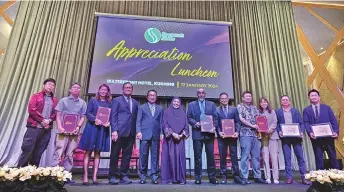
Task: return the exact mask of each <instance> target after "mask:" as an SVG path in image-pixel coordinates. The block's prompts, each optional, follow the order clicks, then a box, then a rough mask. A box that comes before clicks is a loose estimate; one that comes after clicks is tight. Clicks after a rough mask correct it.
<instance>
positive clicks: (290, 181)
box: [285, 179, 293, 184]
mask: <svg viewBox="0 0 344 192" xmlns="http://www.w3.org/2000/svg"><path fill="white" fill-rule="evenodd" d="M285 183H286V184H292V183H293V179H287V181H286V182H285Z"/></svg>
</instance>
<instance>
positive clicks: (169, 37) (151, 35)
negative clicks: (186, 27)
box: [144, 28, 184, 43]
mask: <svg viewBox="0 0 344 192" xmlns="http://www.w3.org/2000/svg"><path fill="white" fill-rule="evenodd" d="M144 36H145V39H146V41H147V42H148V43H157V42H159V41H175V40H176V38H184V34H183V33H166V32H160V31H159V29H157V28H149V29H147V30H146V31H145V34H144Z"/></svg>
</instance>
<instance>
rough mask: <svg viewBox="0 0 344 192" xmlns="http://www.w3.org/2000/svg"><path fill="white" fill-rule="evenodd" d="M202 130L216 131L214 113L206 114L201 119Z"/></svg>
mask: <svg viewBox="0 0 344 192" xmlns="http://www.w3.org/2000/svg"><path fill="white" fill-rule="evenodd" d="M201 132H207V133H215V127H214V123H213V116H212V115H204V117H203V118H202V119H201Z"/></svg>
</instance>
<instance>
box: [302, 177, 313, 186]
mask: <svg viewBox="0 0 344 192" xmlns="http://www.w3.org/2000/svg"><path fill="white" fill-rule="evenodd" d="M302 184H304V185H310V184H311V182H309V181H308V180H307V179H305V178H302Z"/></svg>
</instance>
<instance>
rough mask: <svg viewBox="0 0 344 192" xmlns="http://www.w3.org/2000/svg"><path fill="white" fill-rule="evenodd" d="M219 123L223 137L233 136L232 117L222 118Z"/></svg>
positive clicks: (233, 124)
mask: <svg viewBox="0 0 344 192" xmlns="http://www.w3.org/2000/svg"><path fill="white" fill-rule="evenodd" d="M221 123H222V133H223V138H226V137H235V123H234V119H222V121H221Z"/></svg>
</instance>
